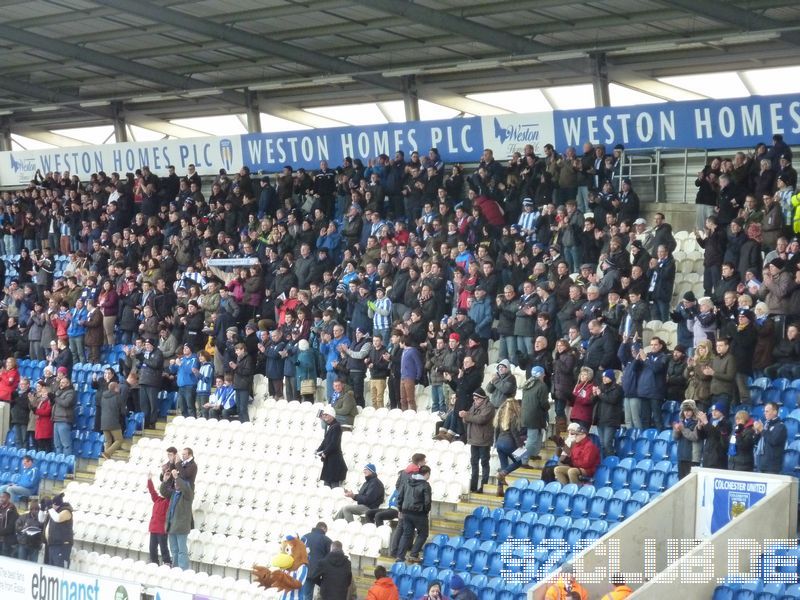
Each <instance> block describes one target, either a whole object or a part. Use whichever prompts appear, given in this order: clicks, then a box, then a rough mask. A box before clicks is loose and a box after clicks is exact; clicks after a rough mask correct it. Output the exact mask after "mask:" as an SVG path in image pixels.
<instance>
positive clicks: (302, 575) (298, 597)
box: [279, 565, 308, 600]
mask: <svg viewBox="0 0 800 600" xmlns="http://www.w3.org/2000/svg"><path fill="white" fill-rule="evenodd" d="M286 572H287V573H288V574H289V575H291V576H292V577H293V578H294V579H296V580H297V581H299V582H300V584H301V587H299V588H297V589H296V590H286V591H285V592H283V594H281V595H280V596H279V598H280V600H303V599H304V598H305V595H304V594H303V588H302V584H304V583H305V582H306V578H307V577H308V565H300V568H299V569H297V570H296V571H286Z"/></svg>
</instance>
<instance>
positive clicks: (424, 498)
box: [397, 465, 431, 562]
mask: <svg viewBox="0 0 800 600" xmlns="http://www.w3.org/2000/svg"><path fill="white" fill-rule="evenodd" d="M430 477H431V468H430V467H429V466H428V465H422V466H421V467H420V468H419V473H414V474H412V475H411V477H410V478H409V479H408V481H407V482H406V483H405V485H404V486H403V488H402V489H401V490H400V493H399V494H398V496H397V506H398V507H399V508H400V514H401V515H402V517H401V518H402V519H403V538H402V539H401V540H400V553H399V555H398V559H399V560H401V561H403V560H405V556H406V552H408V551H409V548H410V550H411V552H410V554H409V558H410V560H411V561H412V562H417V561H418V560H419V553H420V551H421V550H422V546H423V545H424V544H425V540H427V539H428V514H429V513H430V512H431V484H430V483H428V480H429V479H430ZM415 532H416V539H415V540H414V545H413V546H411V538H412V537H414V533H415Z"/></svg>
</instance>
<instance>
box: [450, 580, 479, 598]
mask: <svg viewBox="0 0 800 600" xmlns="http://www.w3.org/2000/svg"><path fill="white" fill-rule="evenodd" d="M450 592H451V594H450V596H451V597H452V598H458V600H478V597H477V596H476V595H475V592H473V591H472V590H471V589H469V588H468V587H467V586H466V584H465V583H464V580H463V579H461V576H460V575H458V574H456V575H453V576H452V577H451V578H450Z"/></svg>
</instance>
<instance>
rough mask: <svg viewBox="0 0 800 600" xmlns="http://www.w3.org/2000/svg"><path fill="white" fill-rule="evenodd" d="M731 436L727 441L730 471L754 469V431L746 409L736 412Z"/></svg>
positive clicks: (751, 419)
mask: <svg viewBox="0 0 800 600" xmlns="http://www.w3.org/2000/svg"><path fill="white" fill-rule="evenodd" d="M734 419H735V423H736V424H735V426H734V428H733V436H732V438H731V440H730V441H729V443H728V468H729V469H730V470H731V471H753V470H754V469H755V456H754V455H753V450H754V449H755V447H756V432H755V429H754V422H753V418H752V417H751V416H750V413H748V412H747V411H746V410H740V411H738V412H737V413H736V416H735V417H734Z"/></svg>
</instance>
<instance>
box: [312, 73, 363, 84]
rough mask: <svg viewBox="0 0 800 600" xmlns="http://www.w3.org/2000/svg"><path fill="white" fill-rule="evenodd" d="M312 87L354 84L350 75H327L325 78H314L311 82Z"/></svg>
mask: <svg viewBox="0 0 800 600" xmlns="http://www.w3.org/2000/svg"><path fill="white" fill-rule="evenodd" d="M310 83H311V85H336V84H339V83H353V78H352V77H351V76H350V75H326V76H324V77H314V78H313V79H312V80H311V81H310Z"/></svg>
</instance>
